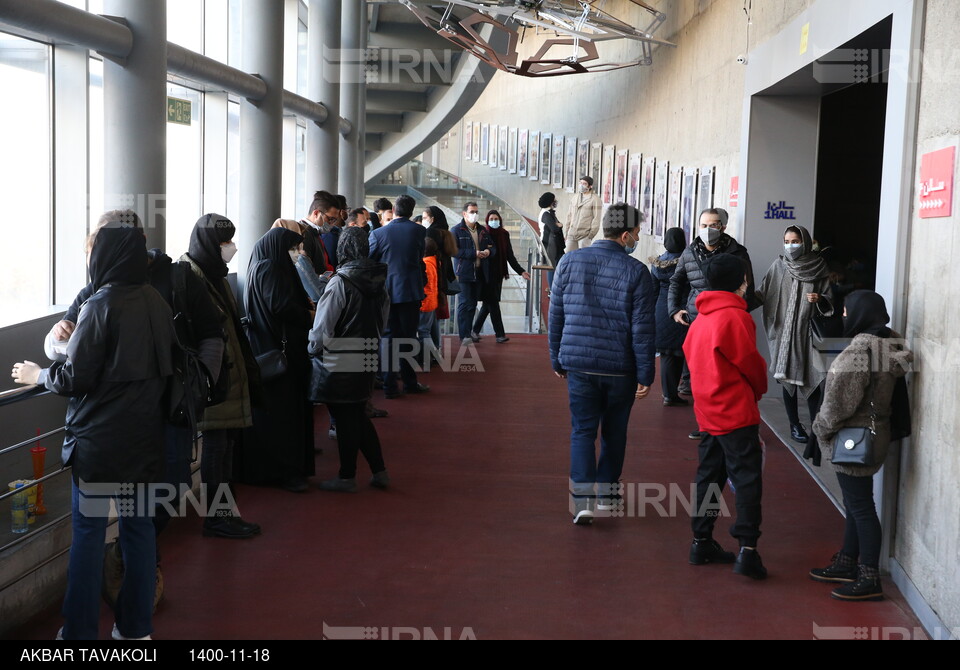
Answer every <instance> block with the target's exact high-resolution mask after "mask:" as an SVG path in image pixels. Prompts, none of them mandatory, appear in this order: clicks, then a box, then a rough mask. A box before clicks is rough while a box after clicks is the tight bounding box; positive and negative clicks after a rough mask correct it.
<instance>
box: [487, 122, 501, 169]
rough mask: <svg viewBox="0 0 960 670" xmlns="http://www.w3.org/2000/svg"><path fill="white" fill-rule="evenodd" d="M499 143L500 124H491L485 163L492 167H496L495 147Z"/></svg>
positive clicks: (497, 146)
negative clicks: (488, 150)
mask: <svg viewBox="0 0 960 670" xmlns="http://www.w3.org/2000/svg"><path fill="white" fill-rule="evenodd" d="M499 144H500V126H498V125H497V124H493V125H492V126H490V158H489V160H488V161H487V165H489V166H490V167H492V168H495V167H497V149H498V148H499Z"/></svg>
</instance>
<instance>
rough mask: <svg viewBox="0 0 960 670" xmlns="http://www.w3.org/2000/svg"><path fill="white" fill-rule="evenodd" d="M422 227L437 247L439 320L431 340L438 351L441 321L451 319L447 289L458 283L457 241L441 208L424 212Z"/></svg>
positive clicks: (428, 209)
mask: <svg viewBox="0 0 960 670" xmlns="http://www.w3.org/2000/svg"><path fill="white" fill-rule="evenodd" d="M420 223H421V225H423V226H424V227H425V228H426V229H427V237H429V238H430V239H431V240H433V241H434V243H436V245H437V262H438V265H437V283H438V286H439V292H438V294H437V303H438V304H437V318H436V319H435V320H434V322H433V328H432V329H431V331H430V339H431V340H433V344H434V346H435V347H436V348H437V350H439V349H440V321H442V320H443V319H449V318H450V302H449V300H448V299H447V295H448V294H447V289H448V288H449V287H450V282H452V281H456V279H457V275H456V273H455V272H454V271H453V258H454V257H455V256H456V255H457V251H458V248H457V240H456V238H455V237H454V236H453V234H452V233H451V232H450V224H448V223H447V215H446V214H444V213H443V210H442V209H440V208H439V207H436V206H434V205H431V206H430V207H427V208H426V209H425V210H423V215H422V217H421V220H420Z"/></svg>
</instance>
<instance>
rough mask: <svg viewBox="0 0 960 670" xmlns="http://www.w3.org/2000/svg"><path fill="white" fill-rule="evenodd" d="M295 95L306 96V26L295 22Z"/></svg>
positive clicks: (300, 22) (301, 22)
mask: <svg viewBox="0 0 960 670" xmlns="http://www.w3.org/2000/svg"><path fill="white" fill-rule="evenodd" d="M296 92H297V94H298V95H302V96H304V97H306V96H307V24H306V23H304V22H303V21H297V91H296Z"/></svg>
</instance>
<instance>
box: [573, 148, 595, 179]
mask: <svg viewBox="0 0 960 670" xmlns="http://www.w3.org/2000/svg"><path fill="white" fill-rule="evenodd" d="M589 174H590V140H580V143H579V145H578V146H577V175H576V177H577V184H579V183H580V177H583V176H584V175H589ZM593 183H594V184H596V183H597V182H596V180H594V182H593ZM574 190H577V187H574Z"/></svg>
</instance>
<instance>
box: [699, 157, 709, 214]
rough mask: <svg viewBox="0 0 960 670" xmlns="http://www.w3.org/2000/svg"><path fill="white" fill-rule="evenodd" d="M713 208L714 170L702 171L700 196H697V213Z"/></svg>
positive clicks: (706, 169)
mask: <svg viewBox="0 0 960 670" xmlns="http://www.w3.org/2000/svg"><path fill="white" fill-rule="evenodd" d="M711 207H713V168H712V167H705V168H702V169H701V170H700V194H699V195H698V196H697V213H700V212H702V211H703V210H705V209H710V208H711Z"/></svg>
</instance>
